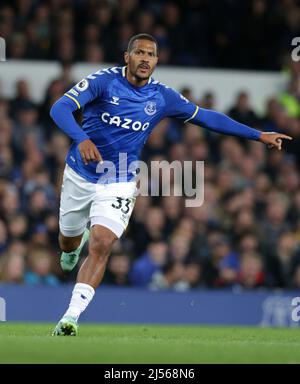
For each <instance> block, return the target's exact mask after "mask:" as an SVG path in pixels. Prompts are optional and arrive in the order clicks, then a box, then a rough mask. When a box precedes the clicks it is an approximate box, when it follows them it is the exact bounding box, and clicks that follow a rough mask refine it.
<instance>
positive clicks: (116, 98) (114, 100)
mask: <svg viewBox="0 0 300 384" xmlns="http://www.w3.org/2000/svg"><path fill="white" fill-rule="evenodd" d="M119 100H120V98H119V97H116V96H113V97H112V100H111V101H110V103H111V104H115V105H119Z"/></svg>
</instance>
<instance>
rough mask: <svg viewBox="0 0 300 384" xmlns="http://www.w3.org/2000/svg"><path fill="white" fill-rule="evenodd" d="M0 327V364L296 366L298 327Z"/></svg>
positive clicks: (299, 360) (299, 348) (299, 355)
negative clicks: (65, 331) (68, 333)
mask: <svg viewBox="0 0 300 384" xmlns="http://www.w3.org/2000/svg"><path fill="white" fill-rule="evenodd" d="M53 327H54V324H37V323H27V324H25V323H22V324H21V323H0V363H107V364H112V363H300V332H299V330H298V329H280V328H272V329H262V328H243V327H217V326H214V327H207V326H173V325H170V326H158V325H123V324H122V325H102V324H99V325H95V324H94V325H86V324H82V325H81V326H80V327H79V336H77V337H52V336H51V332H52V329H53Z"/></svg>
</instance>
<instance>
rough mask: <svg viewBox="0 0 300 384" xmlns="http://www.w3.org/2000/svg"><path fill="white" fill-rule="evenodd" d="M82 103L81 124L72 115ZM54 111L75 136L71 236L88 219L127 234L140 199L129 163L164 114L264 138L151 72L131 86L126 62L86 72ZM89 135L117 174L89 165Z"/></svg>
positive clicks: (64, 221)
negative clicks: (84, 148) (83, 145)
mask: <svg viewBox="0 0 300 384" xmlns="http://www.w3.org/2000/svg"><path fill="white" fill-rule="evenodd" d="M80 108H83V121H82V127H81V126H79V125H78V124H77V122H76V121H75V119H74V116H73V112H74V111H75V110H76V109H80ZM50 115H51V117H52V118H53V120H54V121H55V123H56V124H57V125H58V126H59V127H60V128H61V129H62V130H63V131H64V132H65V133H66V134H67V135H68V136H69V137H70V138H72V139H73V143H72V145H71V148H70V150H69V152H68V154H67V158H66V162H67V166H66V170H65V174H64V182H63V189H62V195H61V205H60V230H61V232H62V233H63V234H64V235H65V236H70V237H72V236H77V235H79V234H81V233H82V232H83V231H84V229H85V226H86V225H87V223H88V221H89V220H91V225H94V224H100V225H103V226H106V227H107V228H109V229H111V230H112V231H113V232H114V233H115V234H116V235H117V237H120V236H121V235H122V233H123V231H124V230H125V229H126V227H127V224H128V221H129V218H130V215H131V212H132V209H133V206H134V201H135V197H134V193H135V181H134V176H135V172H134V171H132V170H128V167H127V166H126V165H128V164H130V163H133V162H138V160H139V159H140V155H141V151H142V148H143V146H144V144H145V142H146V141H147V138H148V136H149V135H150V133H151V131H152V130H153V129H154V128H155V126H156V125H157V124H158V123H159V122H160V121H161V120H162V119H164V118H165V117H174V118H178V119H180V120H182V121H184V122H191V123H193V124H196V125H199V126H201V127H204V128H207V129H210V130H213V131H215V132H219V133H224V134H229V135H235V136H240V137H244V138H247V139H252V140H258V139H259V137H260V132H259V131H258V130H256V129H253V128H250V127H248V126H246V125H243V124H240V123H238V122H236V121H234V120H232V119H231V118H229V117H228V116H226V115H224V114H222V113H219V112H215V111H211V110H207V109H203V108H199V107H198V106H197V105H195V104H194V103H192V102H190V101H189V100H187V99H186V98H185V97H183V96H182V95H181V94H180V93H178V92H176V91H175V90H173V89H172V88H169V87H167V86H166V85H164V84H162V83H160V82H158V81H156V80H154V79H153V78H152V77H151V78H150V79H149V81H148V83H147V84H146V85H144V86H142V87H136V86H134V85H132V84H131V83H129V81H128V80H127V78H126V67H112V68H108V69H102V70H99V71H97V72H96V73H93V74H92V75H89V76H87V77H86V78H84V79H83V80H81V81H80V82H79V83H78V84H77V85H75V86H74V87H73V88H72V89H70V90H69V91H68V92H66V93H65V95H64V96H62V97H61V98H60V99H59V100H58V101H57V102H56V103H55V104H54V105H53V107H52V109H51V111H50ZM87 139H90V140H92V142H93V143H94V144H95V145H96V146H97V148H98V150H99V152H100V154H101V156H102V158H103V160H104V162H111V163H112V164H114V166H115V170H116V174H115V175H114V177H113V178H111V179H110V178H109V177H107V176H106V174H105V172H104V168H103V167H101V165H100V164H97V163H96V162H90V163H89V164H88V165H85V164H84V162H83V161H82V158H81V155H80V153H79V150H78V144H79V143H80V142H82V141H84V140H87ZM120 154H126V161H127V164H126V165H124V164H120V163H119V158H120V156H119V155H120ZM105 176H106V177H105ZM118 184H119V185H118ZM105 189H106V192H104V190H105Z"/></svg>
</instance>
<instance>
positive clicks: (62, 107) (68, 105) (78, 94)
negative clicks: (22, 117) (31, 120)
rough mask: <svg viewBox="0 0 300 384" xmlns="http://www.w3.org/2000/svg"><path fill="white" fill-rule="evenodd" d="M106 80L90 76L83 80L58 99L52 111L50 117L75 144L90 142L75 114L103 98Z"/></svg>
mask: <svg viewBox="0 0 300 384" xmlns="http://www.w3.org/2000/svg"><path fill="white" fill-rule="evenodd" d="M104 81H105V80H104V78H98V77H96V76H93V75H90V76H88V77H87V78H84V79H82V80H81V81H79V83H77V84H76V85H75V86H74V87H73V88H71V89H70V90H69V91H68V92H66V93H65V94H64V95H63V96H62V97H61V98H60V99H58V100H57V101H56V102H55V103H54V104H53V106H52V108H51V110H50V116H51V117H52V119H53V121H54V122H55V124H56V125H57V126H58V127H59V128H61V129H62V130H63V131H64V132H65V133H66V134H67V135H68V136H69V137H70V138H71V139H72V140H73V141H74V142H76V143H78V144H79V143H80V142H82V141H84V140H88V139H89V137H88V135H87V133H86V132H85V131H84V130H83V129H82V128H81V127H80V126H79V125H78V124H77V122H76V120H75V119H74V116H73V112H74V111H75V110H77V109H80V108H82V107H83V106H84V105H86V104H87V103H89V102H91V101H93V100H94V99H96V98H98V97H101V96H102V93H103V89H104Z"/></svg>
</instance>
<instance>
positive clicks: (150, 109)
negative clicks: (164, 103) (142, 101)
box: [144, 101, 156, 116]
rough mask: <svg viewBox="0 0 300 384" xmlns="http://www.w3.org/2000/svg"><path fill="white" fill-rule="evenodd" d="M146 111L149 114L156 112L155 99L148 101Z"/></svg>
mask: <svg viewBox="0 0 300 384" xmlns="http://www.w3.org/2000/svg"><path fill="white" fill-rule="evenodd" d="M144 111H145V112H146V113H147V115H149V116H152V115H154V114H155V112H156V102H155V101H147V104H146V106H145V108H144Z"/></svg>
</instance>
